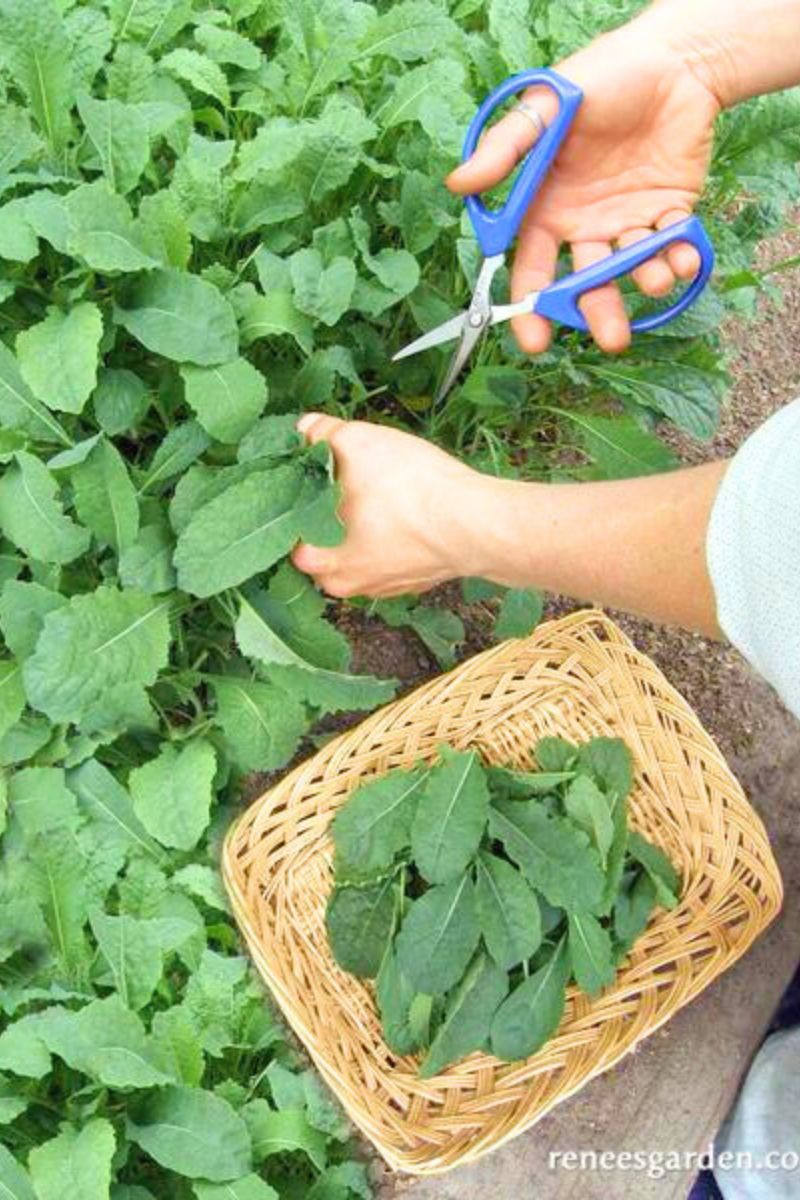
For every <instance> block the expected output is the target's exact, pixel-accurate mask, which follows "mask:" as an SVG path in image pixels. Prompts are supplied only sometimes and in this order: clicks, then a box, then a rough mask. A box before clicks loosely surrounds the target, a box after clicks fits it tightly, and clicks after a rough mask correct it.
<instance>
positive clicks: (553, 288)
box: [392, 69, 714, 403]
mask: <svg viewBox="0 0 800 1200" xmlns="http://www.w3.org/2000/svg"><path fill="white" fill-rule="evenodd" d="M534 84H540V85H544V86H545V87H548V88H550V89H551V90H552V91H553V92H555V94H556V96H557V97H558V102H559V108H558V113H557V115H556V117H555V118H554V120H553V122H552V123H551V124H550V125H549V126H548V127H547V128H546V129H545V130H544V132H543V133H542V135H541V136H540V138H539V139H538V141H537V142H536V144H535V145H534V147H533V149H532V150H530V151H529V153H528V155H527V156H526V158H525V159H524V160H523V163H522V166H521V168H520V170H519V173H518V175H517V178H516V179H515V180H514V183H513V186H512V188H511V191H510V193H509V196H508V199H507V200H506V202H505V204H504V205H503V206H502V208H499V209H497V210H496V211H490V210H489V209H488V208H486V206H485V204H484V203H483V201H482V200H481V198H480V196H467V197H466V199H465V203H466V206H467V212H468V213H469V216H470V220H471V221H472V227H473V229H474V230H475V236H476V237H477V239H478V243H479V245H480V248H481V250H482V251H483V255H484V259H483V262H482V264H481V268H480V271H479V274H478V279H477V283H476V284H475V290H474V291H473V293H472V299H471V301H470V304H469V308H467V309H466V310H465V311H464V312H462V313H459V314H458V316H456V317H452V318H451V319H450V320H449V321H445V322H444V324H443V325H437V327H436V328H435V329H431V330H429V331H428V332H427V333H424V334H423V335H422V336H421V337H418V338H416V340H415V341H413V342H411V343H410V344H409V345H408V346H404V347H403V349H402V350H399V351H398V352H397V354H395V355H394V358H393V359H392V361H393V362H396V361H397V360H398V359H401V358H407V357H408V356H409V355H411V354H419V353H420V351H422V350H429V349H430V348H431V347H432V346H438V345H440V344H441V343H442V342H450V341H453V340H454V339H455V338H458V346H457V347H456V351H455V354H454V355H453V359H452V361H451V363H450V367H449V370H448V372H447V374H446V375H445V377H444V380H443V382H442V385H441V387H440V388H439V391H438V393H437V396H436V403H438V402H439V401H440V400H442V399H443V398H444V396H446V395H447V393H448V392H449V391H450V389H451V387H452V386H453V384H454V382H455V380H456V379H457V377H458V376H459V374H460V373H461V371H462V369H463V367H464V366H465V364H466V362H467V360H468V359H469V357H470V355H471V354H472V351H473V350H474V349H475V346H476V345H477V343H478V342H479V341H480V339H481V337H482V335H483V334H484V333H485V332H486V330H487V329H488V328H489V326H490V325H497V324H498V322H500V321H508V320H510V319H511V318H512V317H516V316H520V315H522V314H523V313H530V312H535V313H539V314H540V315H541V316H543V317H547V318H548V319H549V320H551V321H558V322H559V323H560V324H562V325H568V326H570V328H572V329H582V330H586V329H588V326H587V323H586V318H585V317H584V315H583V313H582V312H581V310H580V308H579V301H580V299H581V297H582V296H583V295H584V294H585V293H586V292H590V291H592V289H593V288H597V287H601V286H602V285H603V284H605V283H610V282H611V280H613V279H619V278H620V276H622V275H627V274H628V273H629V272H630V271H632V270H634V269H635V268H636V267H638V266H640V265H641V264H642V263H643V262H646V261H647V260H648V259H649V258H652V257H653V256H654V255H656V254H659V253H660V252H661V251H662V250H665V249H666V248H667V246H671V245H673V243H675V242H690V243H691V244H692V245H693V246H694V247H695V249H696V250H697V252H698V254H699V256H700V270H699V271H698V273H697V275H696V277H695V278H694V279H693V280H692V282H691V283H690V284H689V286H688V287H687V288H686V290H685V291H684V292H683V293H682V294H681V296H680V297H679V298H678V299H677V300H676V301H675V303H674V304H673V305H672V306H671V307H669V308H666V309H661V310H659V311H658V312H655V313H650V314H648V315H647V316H643V317H639V318H638V319H637V320H635V321H633V322H632V324H631V329H632V330H633V331H634V333H639V332H645V331H647V330H650V329H657V328H658V327H659V325H665V324H666V323H667V322H668V321H672V320H674V318H675V317H677V316H678V315H679V314H680V313H682V312H683V311H684V310H685V309H687V308H688V307H689V305H690V304H692V303H693V302H694V301H695V300H696V299H697V297H698V296H699V295H700V293H701V291H702V290H703V288H704V287H705V285H706V284H707V282H708V280H709V277H710V275H711V272H712V269H713V267H714V248H713V246H712V245H711V242H710V241H709V238H708V234H707V233H706V231H705V229H704V228H703V224H702V222H701V221H700V220H699V219H698V218H697V217H688V218H687V219H686V220H684V221H678V222H677V223H676V224H675V225H670V226H669V227H668V228H667V229H662V230H661V232H659V233H654V234H653V235H652V236H651V237H647V238H643V239H642V240H641V241H639V242H636V243H634V244H633V245H632V246H628V247H627V248H626V249H625V250H618V251H616V253H614V254H610V255H608V256H607V257H606V258H604V259H601V260H600V261H599V262H597V263H594V264H593V265H592V266H590V267H585V268H584V269H583V270H582V271H575V272H574V273H573V274H571V275H565V276H563V277H562V278H561V279H557V280H556V281H555V283H552V284H550V286H549V287H546V288H542V290H541V291H538V292H529V293H528V294H527V296H524V297H523V298H522V300H517V301H516V302H515V303H513V304H492V299H491V291H492V282H493V280H494V277H495V275H496V274H497V272H498V270H499V269H500V267H501V266H502V265H503V263H504V262H505V258H506V252H507V250H508V249H509V247H510V245H511V243H512V242H513V240H514V238H515V236H516V234H517V230H518V229H519V226H520V222H521V221H522V218H523V216H524V215H525V212H526V211H527V209H528V207H529V205H530V204H531V201H532V200H533V198H534V196H535V195H536V193H537V192H538V190H539V188H540V187H541V185H542V183H543V182H544V179H545V176H546V175H547V172H548V171H549V170H550V167H551V165H552V163H553V160H554V158H555V156H556V154H557V153H558V150H559V147H560V146H561V143H562V142H563V141H564V139H565V137H566V136H567V134H568V132H569V129H570V126H571V125H572V122H573V120H574V119H575V114H576V113H577V111H578V108H579V107H580V103H581V100H582V99H583V93H582V91H581V89H580V88H579V87H577V86H576V85H575V84H574V83H570V81H569V80H568V79H564V77H563V76H561V75H558V74H557V73H556V72H555V71H550V70H547V69H541V70H531V71H521V72H520V73H519V74H517V75H512V76H511V77H510V78H509V79H506V80H505V82H504V83H501V84H500V86H499V87H498V88H496V89H495V91H493V92H492V93H491V95H490V96H487V98H486V100H484V102H483V104H482V105H481V107H480V108H479V109H478V111H477V113H476V114H475V116H474V118H473V120H472V123H471V125H470V127H469V129H468V130H467V136H466V138H465V139H464V149H463V154H462V159H463V160H464V161H466V160H467V159H468V158H469V157H470V156H471V155H472V153H473V151H474V150H475V147H476V146H477V144H478V139H479V137H480V135H481V133H482V132H483V128H484V126H485V125H486V122H487V121H488V120H489V118H490V116H491V115H492V113H493V112H494V111H495V110H496V109H497V108H498V107H499V105H501V104H503V103H504V101H506V100H508V99H509V97H511V96H514V95H516V94H517V93H518V92H521V91H523V90H524V89H525V88H529V87H532V86H533V85H534Z"/></svg>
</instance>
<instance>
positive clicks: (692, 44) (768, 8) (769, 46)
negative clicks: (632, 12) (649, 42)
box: [630, 0, 800, 107]
mask: <svg viewBox="0 0 800 1200" xmlns="http://www.w3.org/2000/svg"><path fill="white" fill-rule="evenodd" d="M630 28H638V29H639V31H640V32H641V33H643V34H645V35H646V36H647V37H653V38H658V39H660V40H662V41H665V42H666V43H668V44H670V45H672V46H673V47H674V48H676V49H677V50H678V51H679V52H680V53H681V55H682V57H683V58H684V59H685V60H686V61H687V62H688V63H689V64H690V65H691V66H692V67H693V68H694V69H695V70H696V71H697V72H698V73H700V74H701V75H702V76H703V77H704V79H705V81H706V82H708V84H709V86H710V87H711V89H712V90H713V91H714V93H715V94H716V96H717V98H718V99H719V101H720V103H721V104H722V105H723V106H725V107H730V106H731V105H732V104H736V103H738V102H739V101H740V100H746V99H748V98H749V97H750V96H757V95H761V94H763V93H764V92H774V91H778V90H779V89H781V88H786V87H792V86H793V85H794V84H798V83H800V54H798V49H797V46H798V39H800V0H655V3H654V4H652V5H651V6H650V8H648V9H646V10H645V11H644V12H643V13H642V14H641V16H639V17H638V18H637V19H636V20H635V21H634V22H632V24H631V26H630Z"/></svg>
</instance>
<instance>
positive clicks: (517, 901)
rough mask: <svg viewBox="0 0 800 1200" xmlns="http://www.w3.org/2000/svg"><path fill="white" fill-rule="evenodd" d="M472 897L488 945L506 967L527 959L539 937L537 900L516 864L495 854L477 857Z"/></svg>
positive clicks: (533, 950) (483, 854) (540, 938)
mask: <svg viewBox="0 0 800 1200" xmlns="http://www.w3.org/2000/svg"><path fill="white" fill-rule="evenodd" d="M475 900H476V903H477V906H478V920H479V922H480V927H481V934H482V935H483V940H484V941H485V943H486V946H487V949H488V951H489V953H490V954H491V956H492V958H493V959H494V961H495V962H496V963H497V965H498V966H499V967H504V968H505V969H506V970H508V968H509V967H514V966H516V964H517V963H520V962H522V961H523V960H526V959H529V958H530V957H531V955H533V954H534V953H535V951H536V950H538V948H539V945H540V943H541V940H542V923H541V914H540V912H539V902H538V900H537V899H536V895H535V893H534V892H533V891H532V889H531V888H530V886H529V885H528V884H527V883H526V881H525V879H524V877H523V875H522V874H521V872H520V871H518V870H517V868H516V867H513V866H512V865H511V864H510V863H508V862H506V861H505V859H503V858H498V856H497V855H496V854H487V853H482V854H481V855H480V857H479V859H478V868H477V881H476V889H475Z"/></svg>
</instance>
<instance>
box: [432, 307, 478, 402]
mask: <svg viewBox="0 0 800 1200" xmlns="http://www.w3.org/2000/svg"><path fill="white" fill-rule="evenodd" d="M485 331H486V326H485V325H480V326H478V327H477V328H476V327H475V326H473V325H470V324H468V323H465V324H464V328H463V330H462V331H461V341H460V342H459V344H458V347H457V349H456V352H455V354H454V355H453V358H452V361H451V363H450V366H449V367H448V369H447V374H446V375H445V377H444V380H443V382H442V384H441V386H440V388H439V390H438V392H437V393H436V399H435V400H434V404H441V402H442V400H444V398H445V396H446V395H447V393H448V392H449V391H450V389H451V387H452V386H453V384H454V383H455V381H456V379H458V377H459V375H460V374H461V372H462V370H463V369H464V365H465V363H466V362H467V359H468V358H469V356H470V355H471V354H472V351H473V350H474V349H475V344H476V343H477V342H478V341H480V339H481V337H482V336H483V334H484V333H485Z"/></svg>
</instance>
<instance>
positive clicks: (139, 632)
mask: <svg viewBox="0 0 800 1200" xmlns="http://www.w3.org/2000/svg"><path fill="white" fill-rule="evenodd" d="M0 486H2V485H0ZM167 613H168V603H167V601H165V600H162V599H157V598H154V597H151V596H146V595H145V594H144V593H142V592H135V591H133V590H132V589H128V590H125V591H119V590H118V589H117V588H112V587H99V588H97V590H96V591H94V592H88V593H87V594H86V595H83V596H73V598H72V599H71V600H70V602H69V603H68V604H66V605H64V607H62V608H59V609H57V610H56V611H54V612H51V613H48V615H47V616H46V617H45V621H44V626H43V629H42V633H41V635H40V637H39V640H38V642H37V645H36V650H35V652H34V653H33V655H32V656H31V657H30V658H29V659H28V661H27V662H26V663H25V667H24V669H23V670H24V678H25V691H26V694H27V696H28V701H29V703H30V704H31V705H32V707H33V708H36V709H38V710H39V711H40V712H43V713H45V714H46V715H47V716H48V717H49V718H50V719H51V720H52V721H77V722H80V720H81V718H82V717H83V715H84V714H85V713H87V712H88V711H90V709H91V707H92V706H93V705H95V704H97V703H98V702H100V701H102V700H103V698H104V697H105V696H107V694H108V691H109V689H111V688H115V687H120V686H124V685H131V684H133V685H136V686H138V687H139V688H144V687H147V686H149V685H150V684H152V683H153V682H154V681H155V679H156V676H157V675H158V672H159V671H160V670H161V668H162V667H163V666H164V665H165V663H166V661H167V655H168V652H169V643H170V629H169V618H168V615H167Z"/></svg>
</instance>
